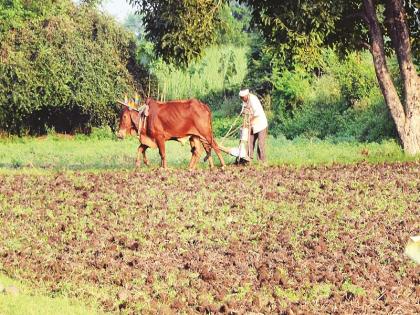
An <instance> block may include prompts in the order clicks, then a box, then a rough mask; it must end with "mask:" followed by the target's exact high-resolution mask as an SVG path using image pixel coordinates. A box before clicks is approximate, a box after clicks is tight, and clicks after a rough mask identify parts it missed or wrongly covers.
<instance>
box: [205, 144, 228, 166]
mask: <svg viewBox="0 0 420 315" xmlns="http://www.w3.org/2000/svg"><path fill="white" fill-rule="evenodd" d="M206 140H207V142H208V143H209V144H210V146H211V148H212V149H213V150H214V152H216V155H217V157H218V158H219V161H220V164H222V168H225V166H226V164H225V160H224V159H223V156H222V152H221V151H220V149H219V146H218V145H217V143H216V140H214V138H211V139H206Z"/></svg>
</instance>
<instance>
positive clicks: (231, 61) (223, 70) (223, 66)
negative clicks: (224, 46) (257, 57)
mask: <svg viewBox="0 0 420 315" xmlns="http://www.w3.org/2000/svg"><path fill="white" fill-rule="evenodd" d="M217 72H218V73H219V74H220V75H221V77H222V78H223V94H224V96H225V98H226V94H225V91H226V88H229V87H230V85H231V83H232V79H233V77H234V76H235V75H237V74H238V71H237V69H236V58H235V53H234V52H233V51H232V50H229V51H226V52H223V53H222V54H221V56H220V59H219V69H217Z"/></svg>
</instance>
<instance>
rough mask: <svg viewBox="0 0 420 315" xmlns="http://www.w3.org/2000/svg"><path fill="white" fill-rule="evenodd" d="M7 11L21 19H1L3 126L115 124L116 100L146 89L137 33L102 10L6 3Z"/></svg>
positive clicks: (49, 2)
mask: <svg viewBox="0 0 420 315" xmlns="http://www.w3.org/2000/svg"><path fill="white" fill-rule="evenodd" d="M3 16H9V17H16V19H14V20H13V23H10V20H7V19H4V20H3V19H0V130H1V131H7V132H10V133H13V134H25V133H30V134H39V133H44V132H46V131H47V130H48V129H50V128H54V129H55V130H56V131H59V132H74V131H77V130H82V131H89V129H90V128H91V127H98V126H103V125H106V124H112V125H115V119H116V118H117V114H118V111H119V107H118V106H117V105H116V104H115V99H118V98H122V97H123V95H124V94H125V93H132V91H133V90H134V87H135V88H136V89H137V90H139V89H141V86H146V85H145V84H142V83H143V82H144V81H146V80H145V79H147V72H146V73H145V71H144V70H143V69H142V68H141V67H139V66H138V64H137V63H136V61H135V58H136V55H135V53H136V50H135V49H136V43H135V40H134V36H133V35H132V34H131V33H129V32H127V31H126V30H125V29H124V28H123V27H121V26H120V25H118V24H117V23H115V22H114V21H113V20H110V19H109V17H108V16H106V15H103V14H101V13H100V12H99V11H97V10H96V9H95V8H94V7H91V6H86V5H75V4H74V2H73V1H71V0H45V1H26V0H12V1H4V0H0V17H3ZM142 80H144V81H142Z"/></svg>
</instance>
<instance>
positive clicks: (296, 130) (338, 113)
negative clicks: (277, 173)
mask: <svg viewBox="0 0 420 315" xmlns="http://www.w3.org/2000/svg"><path fill="white" fill-rule="evenodd" d="M272 84H273V90H274V91H273V104H274V105H273V119H272V120H271V124H270V128H271V133H272V134H274V135H277V136H278V135H285V136H286V137H287V138H288V139H293V138H295V137H307V138H313V137H316V138H320V139H331V138H334V137H335V138H337V139H342V140H346V141H347V140H350V141H353V140H357V141H381V140H383V139H388V138H393V137H396V131H395V126H394V123H393V121H392V119H391V117H390V114H389V110H388V108H387V107H386V105H385V103H384V100H383V97H382V94H381V92H380V91H379V88H378V84H377V81H376V77H375V73H374V69H373V66H372V64H371V59H370V58H369V55H368V54H367V53H365V54H350V55H349V57H348V58H347V59H345V60H339V59H338V57H337V55H336V54H335V53H334V52H333V51H331V50H328V51H325V52H324V65H323V68H322V69H321V70H320V73H318V75H315V74H313V73H307V72H306V71H305V70H301V69H298V68H297V69H295V70H293V71H288V70H283V71H281V72H280V71H275V70H274V71H273V75H272Z"/></svg>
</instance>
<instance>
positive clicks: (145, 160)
mask: <svg viewBox="0 0 420 315" xmlns="http://www.w3.org/2000/svg"><path fill="white" fill-rule="evenodd" d="M142 147H143V152H142V153H143V162H144V165H146V166H149V160H148V159H147V156H146V150H147V148H148V146H147V145H144V144H142Z"/></svg>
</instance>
